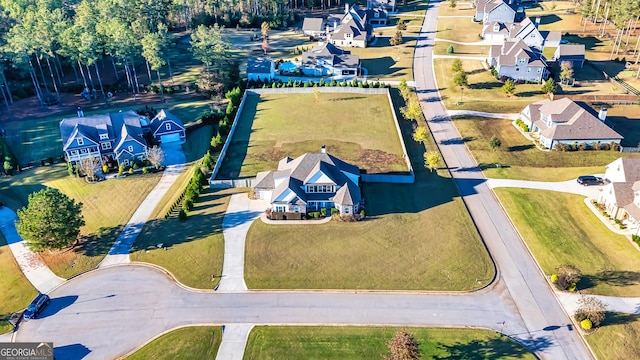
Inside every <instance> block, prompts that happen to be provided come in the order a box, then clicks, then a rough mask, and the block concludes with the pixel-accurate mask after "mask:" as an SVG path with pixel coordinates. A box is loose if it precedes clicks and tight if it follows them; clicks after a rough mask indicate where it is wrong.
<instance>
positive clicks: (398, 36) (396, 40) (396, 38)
mask: <svg viewBox="0 0 640 360" xmlns="http://www.w3.org/2000/svg"><path fill="white" fill-rule="evenodd" d="M403 41H404V40H403V39H402V31H396V33H395V34H394V35H393V37H392V38H391V39H390V40H389V45H391V46H396V45H400V44H402V43H403Z"/></svg>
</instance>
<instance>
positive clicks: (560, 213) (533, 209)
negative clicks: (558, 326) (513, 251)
mask: <svg viewBox="0 0 640 360" xmlns="http://www.w3.org/2000/svg"><path fill="white" fill-rule="evenodd" d="M495 191H496V194H497V195H498V197H499V198H500V201H501V202H502V204H503V206H504V207H505V209H506V210H507V213H509V215H510V217H511V219H513V222H514V224H515V225H516V227H517V228H518V231H520V234H522V237H523V238H524V240H525V241H526V242H527V245H528V246H529V248H530V249H531V252H532V253H533V255H534V256H535V258H536V260H537V261H538V263H539V264H540V266H541V267H542V270H543V271H544V272H545V273H546V274H547V275H551V274H553V273H554V272H555V268H556V267H557V266H559V265H562V264H573V265H575V266H577V267H578V268H579V269H580V270H581V271H582V274H583V277H582V280H581V281H580V282H579V283H578V289H579V290H580V291H581V292H582V293H588V294H598V295H612V296H640V272H639V271H638V269H640V252H638V250H636V248H635V247H634V246H633V245H632V244H631V243H630V242H629V240H627V238H626V237H624V236H622V235H617V234H615V233H612V232H611V231H610V230H609V229H608V228H607V227H606V226H605V225H604V224H602V222H601V221H600V220H598V218H597V217H596V216H595V215H594V214H593V213H592V212H591V210H589V209H588V208H587V206H586V205H585V204H584V202H583V199H584V197H583V196H580V195H573V194H565V193H558V192H552V191H542V190H527V189H501V188H498V189H496V190H495Z"/></svg>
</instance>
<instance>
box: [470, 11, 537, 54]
mask: <svg viewBox="0 0 640 360" xmlns="http://www.w3.org/2000/svg"><path fill="white" fill-rule="evenodd" d="M480 35H481V36H482V38H483V39H485V40H489V41H514V40H517V39H521V40H522V41H524V43H525V44H527V46H529V47H536V48H542V46H543V44H544V40H545V39H544V37H543V36H542V34H541V33H540V31H538V26H537V25H536V23H534V22H533V21H531V19H530V18H524V20H522V21H520V22H519V23H518V22H516V23H503V22H498V21H489V22H487V23H484V24H483V26H482V33H481V34H480Z"/></svg>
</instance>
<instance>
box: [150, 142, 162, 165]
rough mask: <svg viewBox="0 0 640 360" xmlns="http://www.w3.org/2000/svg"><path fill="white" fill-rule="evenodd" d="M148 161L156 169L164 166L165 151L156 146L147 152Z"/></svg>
mask: <svg viewBox="0 0 640 360" xmlns="http://www.w3.org/2000/svg"><path fill="white" fill-rule="evenodd" d="M147 160H149V162H150V163H151V165H153V166H154V167H155V168H156V169H157V168H159V167H160V165H162V162H163V161H164V151H163V150H162V148H160V147H158V146H157V145H155V146H154V147H152V148H151V149H149V150H148V151H147Z"/></svg>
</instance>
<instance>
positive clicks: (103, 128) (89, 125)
mask: <svg viewBox="0 0 640 360" xmlns="http://www.w3.org/2000/svg"><path fill="white" fill-rule="evenodd" d="M125 124H126V125H128V129H127V134H123V133H122V129H123V125H125ZM99 132H100V133H105V132H106V133H108V135H109V140H112V141H113V140H115V141H116V143H117V142H119V141H120V138H121V137H122V136H123V135H130V136H133V137H135V138H136V139H137V140H138V141H141V142H143V143H146V142H145V141H144V138H143V137H142V124H141V123H140V115H138V114H136V113H135V112H134V111H133V110H129V111H125V112H117V113H111V114H100V115H91V116H85V117H75V118H67V119H62V121H60V135H61V137H62V144H63V150H65V151H66V150H67V148H68V147H69V145H70V142H71V140H72V139H73V135H75V134H76V133H80V134H82V135H83V136H85V137H87V138H88V139H91V140H92V141H94V142H96V143H99V142H100V138H99V135H98V133H99Z"/></svg>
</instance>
